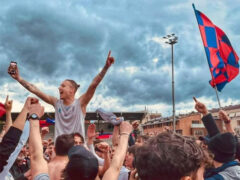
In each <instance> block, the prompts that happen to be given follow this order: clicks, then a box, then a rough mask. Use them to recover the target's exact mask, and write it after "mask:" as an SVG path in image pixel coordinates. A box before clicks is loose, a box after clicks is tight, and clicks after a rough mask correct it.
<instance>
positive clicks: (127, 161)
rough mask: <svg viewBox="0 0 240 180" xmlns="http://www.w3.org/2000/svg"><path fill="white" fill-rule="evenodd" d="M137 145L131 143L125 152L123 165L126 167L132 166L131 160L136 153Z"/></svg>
mask: <svg viewBox="0 0 240 180" xmlns="http://www.w3.org/2000/svg"><path fill="white" fill-rule="evenodd" d="M137 147H138V146H137V145H133V146H131V147H129V148H128V150H127V154H126V156H125V166H126V167H128V168H133V160H134V156H135V154H136V149H137Z"/></svg>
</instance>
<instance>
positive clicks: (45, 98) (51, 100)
mask: <svg viewBox="0 0 240 180" xmlns="http://www.w3.org/2000/svg"><path fill="white" fill-rule="evenodd" d="M10 68H11V67H9V68H8V73H9V74H10V76H12V78H13V79H15V80H17V81H18V82H19V83H20V84H21V85H22V86H23V87H25V88H26V89H27V90H28V91H30V92H31V93H33V94H35V95H36V96H38V97H39V98H40V99H42V100H43V101H45V102H46V103H48V104H51V105H53V106H54V105H55V103H56V101H57V98H55V97H53V96H49V95H47V94H45V93H43V92H42V91H40V90H39V89H38V88H37V87H36V86H34V85H33V84H31V83H29V82H27V81H25V80H24V79H23V78H22V77H21V76H20V74H19V70H18V67H16V70H15V73H14V74H11V71H10Z"/></svg>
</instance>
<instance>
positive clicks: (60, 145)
mask: <svg viewBox="0 0 240 180" xmlns="http://www.w3.org/2000/svg"><path fill="white" fill-rule="evenodd" d="M73 145H74V139H73V136H72V134H62V135H60V136H58V137H57V139H56V142H55V152H56V155H57V156H66V155H67V154H68V151H69V149H70V148H71V147H72V146H73Z"/></svg>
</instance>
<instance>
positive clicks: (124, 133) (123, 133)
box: [120, 132, 130, 136]
mask: <svg viewBox="0 0 240 180" xmlns="http://www.w3.org/2000/svg"><path fill="white" fill-rule="evenodd" d="M121 135H128V136H129V135H130V134H129V133H126V132H122V133H120V136H121Z"/></svg>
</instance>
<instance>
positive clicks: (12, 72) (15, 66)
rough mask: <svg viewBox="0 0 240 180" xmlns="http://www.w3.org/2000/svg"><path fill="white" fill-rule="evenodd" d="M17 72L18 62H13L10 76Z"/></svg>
mask: <svg viewBox="0 0 240 180" xmlns="http://www.w3.org/2000/svg"><path fill="white" fill-rule="evenodd" d="M16 70H17V62H15V61H11V63H10V69H9V73H10V74H16Z"/></svg>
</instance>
